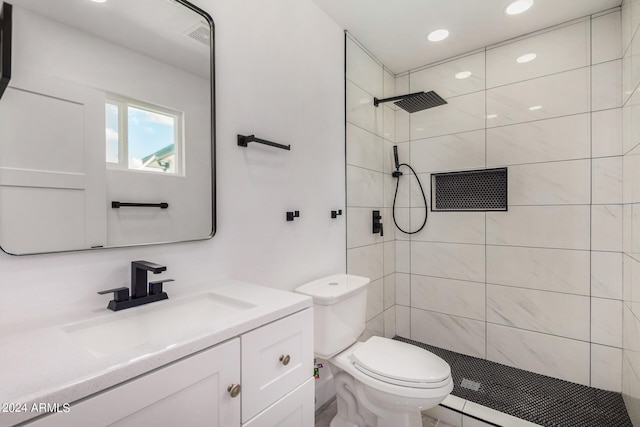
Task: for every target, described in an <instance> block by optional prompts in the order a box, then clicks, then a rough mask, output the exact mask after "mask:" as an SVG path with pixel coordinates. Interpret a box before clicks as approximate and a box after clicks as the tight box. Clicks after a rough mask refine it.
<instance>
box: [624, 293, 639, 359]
mask: <svg viewBox="0 0 640 427" xmlns="http://www.w3.org/2000/svg"><path fill="white" fill-rule="evenodd" d="M631 304H638V303H637V302H633V301H628V300H623V301H622V305H623V307H622V311H623V317H624V308H625V307H626V308H627V309H628V310H629V312H630V313H631V315H632V316H633V317H634V319H635V323H640V312H639V313H638V315H636V313H635V311H634V309H633V306H632V305H631ZM638 351H639V352H640V350H638Z"/></svg>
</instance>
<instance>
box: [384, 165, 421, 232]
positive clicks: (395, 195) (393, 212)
mask: <svg viewBox="0 0 640 427" xmlns="http://www.w3.org/2000/svg"><path fill="white" fill-rule="evenodd" d="M400 166H406V167H408V168H409V169H411V172H412V173H413V176H415V177H416V181H418V187H420V192H421V193H422V200H424V221H422V225H421V226H420V228H418V229H417V230H416V231H406V230H403V229H402V227H400V226H399V225H398V222H397V221H396V198H397V197H398V186H399V185H400V176H397V177H396V179H397V181H396V192H395V194H394V195H393V208H392V210H391V213H392V215H393V223H394V224H395V225H396V227H397V228H398V230H400V231H402V232H403V233H405V234H416V233H419V232H420V231H421V230H422V229H423V228H424V226H425V225H426V224H427V216H428V213H429V209H428V208H427V196H425V194H424V189H423V188H422V183H420V178H418V174H417V173H416V171H414V170H413V168H412V167H411V166H409V165H408V164H406V163H400V164H399V165H398V169H397V171H400Z"/></svg>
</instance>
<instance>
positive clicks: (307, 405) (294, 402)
mask: <svg viewBox="0 0 640 427" xmlns="http://www.w3.org/2000/svg"><path fill="white" fill-rule="evenodd" d="M314 386H315V383H314V380H313V378H309V379H308V380H307V381H306V382H305V383H304V384H302V385H301V386H300V387H298V388H297V389H295V390H293V391H292V392H291V393H289V394H287V395H286V396H285V397H283V398H282V399H280V400H278V401H277V402H276V403H274V404H273V405H271V406H269V407H268V408H267V409H265V410H264V412H262V413H260V414H259V415H257V416H256V417H254V418H252V419H251V420H250V421H249V422H248V423H246V424H243V425H242V427H276V426H277V427H313V425H314V417H315V408H314V401H313V397H314V394H315V390H314Z"/></svg>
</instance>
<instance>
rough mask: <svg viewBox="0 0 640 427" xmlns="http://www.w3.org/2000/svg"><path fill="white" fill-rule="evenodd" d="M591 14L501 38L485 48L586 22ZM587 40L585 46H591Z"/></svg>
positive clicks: (500, 45)
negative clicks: (511, 36)
mask: <svg viewBox="0 0 640 427" xmlns="http://www.w3.org/2000/svg"><path fill="white" fill-rule="evenodd" d="M591 16H592V15H586V16H582V17H580V18H575V19H571V20H569V21H565V22H562V23H560V24H556V25H552V26H551V27H546V28H542V29H540V30H536V31H533V32H530V33H526V34H523V35H520V36H516V37H513V38H510V39H507V40H502V41H500V42H498V43H495V44H491V45H488V46H485V49H486V50H487V51H490V50H493V49H496V48H499V47H502V46H506V45H510V44H513V43H515V42H519V41H522V40H526V39H529V38H531V37H535V36H539V35H542V34H546V33H550V32H552V31H555V30H559V29H561V28H565V27H569V26H571V25H576V24H580V23H582V22H588V21H591V19H592V18H591ZM588 42H589V43H588V45H587V46H589V48H591V43H590V40H589V41H588Z"/></svg>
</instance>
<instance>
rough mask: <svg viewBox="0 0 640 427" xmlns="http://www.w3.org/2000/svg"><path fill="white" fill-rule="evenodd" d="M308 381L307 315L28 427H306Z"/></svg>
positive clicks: (310, 414)
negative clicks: (235, 391)
mask: <svg viewBox="0 0 640 427" xmlns="http://www.w3.org/2000/svg"><path fill="white" fill-rule="evenodd" d="M312 373H313V309H312V308H306V309H304V310H302V311H299V312H297V313H294V314H291V315H289V316H287V317H284V318H281V319H279V320H276V321H274V322H271V323H268V324H266V325H263V326H260V327H258V328H256V329H253V330H250V331H248V332H245V333H243V334H240V335H239V336H238V337H235V338H232V339H230V340H228V341H225V342H223V343H221V344H218V345H215V346H214V347H211V348H209V349H206V350H203V351H200V352H198V353H196V354H193V355H191V356H188V357H186V358H183V359H180V360H178V361H176V362H173V363H171V364H169V365H166V366H163V367H161V368H159V369H156V370H155V371H152V372H149V373H147V374H144V375H141V376H139V377H136V378H134V379H132V380H130V381H128V382H125V383H123V384H120V385H117V386H114V387H112V388H110V389H108V390H106V391H104V392H101V393H98V394H96V395H93V396H89V397H88V398H86V399H84V400H81V401H79V402H76V403H73V404H71V407H70V411H69V412H68V413H63V412H59V413H55V414H52V415H48V416H45V417H42V418H40V419H37V420H35V421H33V422H32V423H29V424H28V425H29V426H32V427H69V426H89V425H90V426H96V427H97V426H118V427H140V426H158V427H162V426H171V427H174V426H181V425H182V426H189V427H191V426H212V427H216V426H220V427H234V426H237V427H240V426H243V427H271V426H279V427H312V426H313V424H314V383H313V377H312ZM237 384H239V385H240V390H241V391H240V393H239V394H238V395H237V396H235V397H232V393H231V392H230V387H232V386H234V385H237Z"/></svg>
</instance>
